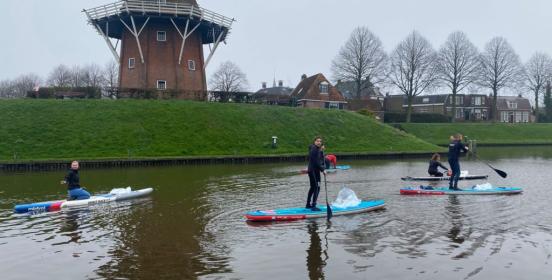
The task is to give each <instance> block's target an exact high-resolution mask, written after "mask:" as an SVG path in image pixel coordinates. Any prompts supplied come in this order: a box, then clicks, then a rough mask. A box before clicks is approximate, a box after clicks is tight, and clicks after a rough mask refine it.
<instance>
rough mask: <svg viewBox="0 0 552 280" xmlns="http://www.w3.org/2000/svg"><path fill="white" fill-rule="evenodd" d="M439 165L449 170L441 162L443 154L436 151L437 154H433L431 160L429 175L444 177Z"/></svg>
mask: <svg viewBox="0 0 552 280" xmlns="http://www.w3.org/2000/svg"><path fill="white" fill-rule="evenodd" d="M439 167H441V168H443V169H445V170H447V171H448V168H446V167H445V166H444V165H443V164H442V163H441V155H439V154H437V153H436V154H433V156H432V157H431V160H430V161H429V168H428V169H427V173H429V175H431V176H435V177H443V173H441V172H439Z"/></svg>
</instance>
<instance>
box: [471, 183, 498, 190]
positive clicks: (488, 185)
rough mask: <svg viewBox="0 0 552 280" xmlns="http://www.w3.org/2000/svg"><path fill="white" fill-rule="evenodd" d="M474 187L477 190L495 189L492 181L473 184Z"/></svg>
mask: <svg viewBox="0 0 552 280" xmlns="http://www.w3.org/2000/svg"><path fill="white" fill-rule="evenodd" d="M472 189H474V190H477V191H485V190H491V189H494V187H493V185H492V184H491V183H485V184H480V185H475V186H473V188H472Z"/></svg>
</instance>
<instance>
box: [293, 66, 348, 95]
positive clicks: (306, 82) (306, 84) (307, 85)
mask: <svg viewBox="0 0 552 280" xmlns="http://www.w3.org/2000/svg"><path fill="white" fill-rule="evenodd" d="M322 82H327V83H328V94H327V95H325V94H321V93H320V87H319V85H320V83H322ZM291 96H292V97H293V98H295V99H297V100H301V99H308V100H324V101H341V102H345V98H344V97H343V95H342V94H341V92H339V90H338V89H337V88H336V87H334V86H333V85H332V84H331V83H330V82H329V81H328V79H326V77H324V75H323V74H321V73H318V74H316V75H314V76H310V77H308V78H306V79H303V80H302V81H301V82H299V84H298V85H297V87H296V88H295V89H294V90H293V92H292V93H291Z"/></svg>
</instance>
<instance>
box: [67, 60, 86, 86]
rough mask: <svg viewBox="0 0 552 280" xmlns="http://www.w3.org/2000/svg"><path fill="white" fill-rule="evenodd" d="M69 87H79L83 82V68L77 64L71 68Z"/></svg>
mask: <svg viewBox="0 0 552 280" xmlns="http://www.w3.org/2000/svg"><path fill="white" fill-rule="evenodd" d="M70 71H71V87H74V88H75V87H81V86H82V85H83V83H84V69H83V68H81V67H80V66H78V65H75V66H73V67H72V68H71V70H70Z"/></svg>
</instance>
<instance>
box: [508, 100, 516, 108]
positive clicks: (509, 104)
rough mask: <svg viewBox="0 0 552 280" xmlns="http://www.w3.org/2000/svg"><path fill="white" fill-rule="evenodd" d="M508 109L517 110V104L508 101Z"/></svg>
mask: <svg viewBox="0 0 552 280" xmlns="http://www.w3.org/2000/svg"><path fill="white" fill-rule="evenodd" d="M508 109H517V102H514V101H508Z"/></svg>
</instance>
